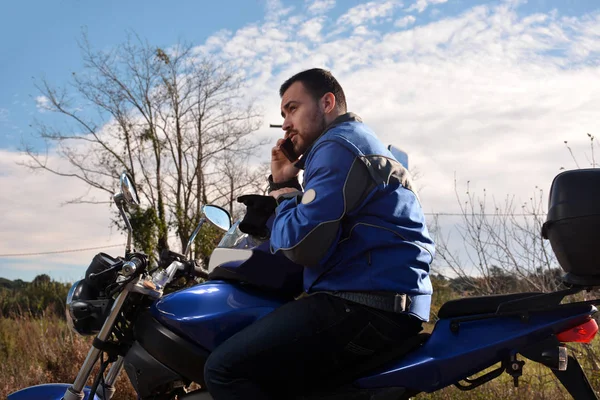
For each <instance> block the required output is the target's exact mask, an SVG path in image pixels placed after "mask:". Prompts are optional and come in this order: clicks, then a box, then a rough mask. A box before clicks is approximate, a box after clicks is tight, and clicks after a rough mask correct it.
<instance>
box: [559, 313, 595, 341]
mask: <svg viewBox="0 0 600 400" xmlns="http://www.w3.org/2000/svg"><path fill="white" fill-rule="evenodd" d="M597 332H598V324H597V323H596V321H595V320H594V319H591V318H590V319H589V320H588V321H587V322H584V323H583V324H581V325H578V326H576V327H574V328H569V329H567V330H566V331H564V332H561V333H559V334H557V335H556V338H557V339H558V340H559V341H561V342H563V343H570V342H577V343H589V342H591V341H592V339H594V336H596V333H597Z"/></svg>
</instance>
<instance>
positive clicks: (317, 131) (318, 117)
mask: <svg viewBox="0 0 600 400" xmlns="http://www.w3.org/2000/svg"><path fill="white" fill-rule="evenodd" d="M325 128H327V123H326V122H325V113H324V112H323V111H321V110H320V109H317V110H316V112H315V115H314V116H313V118H311V121H310V123H309V124H307V126H306V130H305V133H304V135H302V136H304V137H303V141H302V142H301V143H298V145H296V146H294V147H295V150H296V152H297V153H298V154H304V153H305V152H306V150H308V148H309V147H310V146H311V145H312V144H313V143H314V142H315V141H316V140H317V139H318V138H319V137H321V135H322V134H323V132H324V131H325Z"/></svg>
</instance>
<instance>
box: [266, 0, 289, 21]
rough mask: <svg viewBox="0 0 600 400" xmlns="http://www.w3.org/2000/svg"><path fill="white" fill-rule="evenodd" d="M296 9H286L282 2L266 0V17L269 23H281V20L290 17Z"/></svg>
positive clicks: (279, 0)
mask: <svg viewBox="0 0 600 400" xmlns="http://www.w3.org/2000/svg"><path fill="white" fill-rule="evenodd" d="M293 9H294V8H293V7H287V8H286V7H284V6H283V4H282V3H281V0H266V16H265V19H266V20H267V21H279V20H280V19H281V18H283V17H285V16H286V15H288V14H289V13H290V12H291V11H292V10H293Z"/></svg>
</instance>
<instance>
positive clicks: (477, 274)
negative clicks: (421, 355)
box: [434, 181, 561, 294]
mask: <svg viewBox="0 0 600 400" xmlns="http://www.w3.org/2000/svg"><path fill="white" fill-rule="evenodd" d="M455 193H456V198H457V202H458V204H459V207H460V213H459V214H460V217H459V218H460V223H459V224H457V225H456V227H455V231H456V232H455V233H456V234H457V235H458V238H459V240H458V241H457V240H455V242H460V243H462V248H460V246H459V247H454V246H452V245H451V243H450V236H449V234H446V235H444V233H443V232H442V229H441V228H440V224H439V221H435V222H434V226H435V229H434V231H435V232H436V233H437V235H436V236H437V237H436V241H437V254H438V257H437V258H438V260H437V268H441V269H447V270H449V271H450V272H451V273H452V274H453V275H455V276H456V278H457V280H458V281H459V282H460V283H461V285H462V288H463V289H464V290H465V291H468V292H471V293H474V294H492V293H507V292H515V291H520V290H538V291H551V290H555V289H556V288H557V287H558V286H559V285H560V279H559V278H560V272H561V271H560V267H559V265H558V262H557V260H556V257H555V256H554V253H553V252H552V249H551V247H550V243H549V242H548V241H545V240H544V239H543V238H542V236H541V230H542V225H543V223H544V222H545V219H546V210H545V208H544V204H545V201H546V198H545V196H544V193H543V191H542V190H541V189H539V188H537V187H536V188H535V193H534V195H533V196H532V197H531V198H530V199H529V201H528V202H526V203H523V204H516V202H515V198H514V197H510V196H507V197H506V198H505V199H504V201H503V202H502V203H498V202H496V201H495V199H491V201H490V200H489V199H488V197H487V193H486V191H485V189H484V191H483V195H482V196H476V194H475V193H472V192H471V191H470V190H469V185H468V183H467V190H466V193H465V195H464V196H461V195H460V193H459V190H458V185H457V183H456V181H455ZM465 196H466V197H465ZM490 206H491V208H490ZM455 239H456V238H455Z"/></svg>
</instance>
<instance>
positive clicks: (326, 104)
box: [321, 92, 336, 114]
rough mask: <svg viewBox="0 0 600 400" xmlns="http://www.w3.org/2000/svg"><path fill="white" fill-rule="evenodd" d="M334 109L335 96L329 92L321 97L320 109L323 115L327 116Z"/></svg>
mask: <svg viewBox="0 0 600 400" xmlns="http://www.w3.org/2000/svg"><path fill="white" fill-rule="evenodd" d="M335 107H336V103H335V96H334V95H333V93H331V92H327V93H325V94H324V95H323V97H321V109H322V110H323V112H324V113H325V114H329V113H330V112H332V111H333V110H334V109H335Z"/></svg>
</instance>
